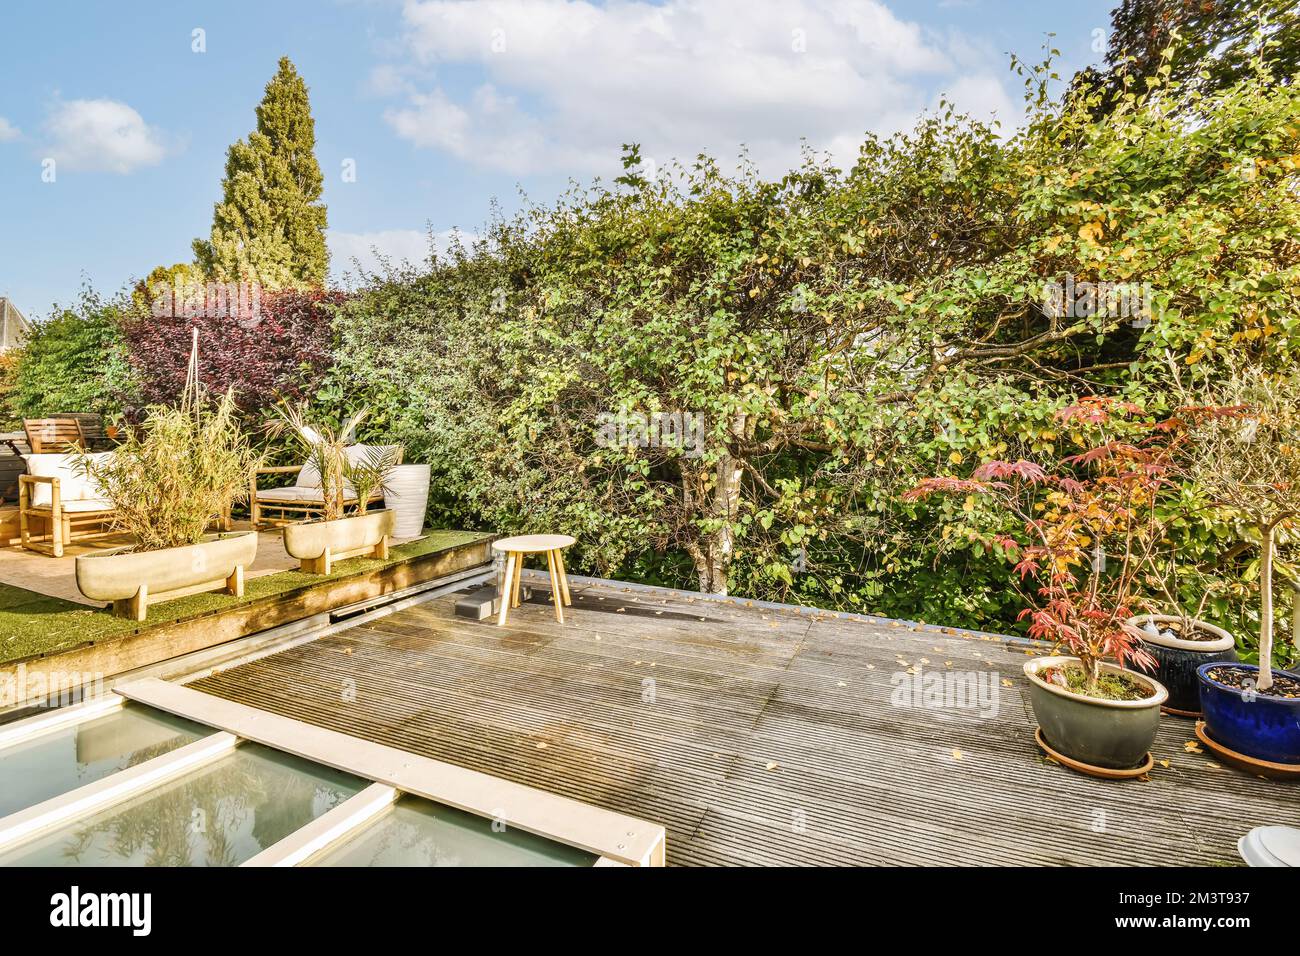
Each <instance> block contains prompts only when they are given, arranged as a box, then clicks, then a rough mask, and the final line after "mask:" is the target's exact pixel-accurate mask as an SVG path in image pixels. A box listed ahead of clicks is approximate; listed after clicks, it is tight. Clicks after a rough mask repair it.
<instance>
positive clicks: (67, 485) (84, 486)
mask: <svg viewBox="0 0 1300 956" xmlns="http://www.w3.org/2000/svg"><path fill="white" fill-rule="evenodd" d="M112 456H113V453H112V452H111V451H101V452H97V453H96V454H93V455H87V456H86V457H87V458H89V459H90V460H91V461H93V462H95V463H96V464H100V463H102V462H104V461H106V460H108V459H110V458H112ZM23 458H24V459H25V460H26V462H27V473H28V474H29V475H35V476H37V477H39V478H57V479H59V501H60V503H61V504H63V505H65V506H66V505H68V504H70V503H71V502H74V501H82V500H84V499H88V498H89V499H103V498H104V497H105V495H104V493H103V490H102V489H101V488H100V487H99V482H97V481H95V479H93V478H91V477H89V476H87V475H84V474H82V472H81V469H80V468H78V467H77V456H76V455H65V454H57V455H55V454H40V455H23ZM51 492H52V489H51V488H50V486H49V485H48V484H46V483H45V482H43V481H41V482H37V483H36V484H35V485H33V486H32V506H33V507H36V508H42V507H45V508H48V507H51ZM110 507H111V506H110ZM90 510H92V511H94V510H98V509H93V508H92V509H90Z"/></svg>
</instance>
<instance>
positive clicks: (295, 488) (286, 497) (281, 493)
mask: <svg viewBox="0 0 1300 956" xmlns="http://www.w3.org/2000/svg"><path fill="white" fill-rule="evenodd" d="M257 500H258V501H284V502H298V501H319V500H320V486H319V485H317V486H315V487H310V486H308V487H303V486H301V485H290V486H289V487H288V488H267V489H266V490H261V489H259V490H258V492H257Z"/></svg>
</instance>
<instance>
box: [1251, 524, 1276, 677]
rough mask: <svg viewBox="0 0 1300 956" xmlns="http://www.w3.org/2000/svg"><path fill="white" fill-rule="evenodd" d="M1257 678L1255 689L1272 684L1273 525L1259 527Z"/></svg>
mask: <svg viewBox="0 0 1300 956" xmlns="http://www.w3.org/2000/svg"><path fill="white" fill-rule="evenodd" d="M1259 532H1260V538H1261V539H1262V544H1261V552H1262V553H1261V556H1260V560H1259V680H1258V682H1256V684H1255V689H1256V690H1268V689H1269V688H1270V687H1272V686H1273V526H1272V525H1269V526H1268V527H1266V528H1265V527H1261V528H1260V529H1259Z"/></svg>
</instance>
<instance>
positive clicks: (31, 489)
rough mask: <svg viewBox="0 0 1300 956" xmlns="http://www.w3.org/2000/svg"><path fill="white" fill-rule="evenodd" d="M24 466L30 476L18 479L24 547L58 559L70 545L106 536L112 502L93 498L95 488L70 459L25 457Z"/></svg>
mask: <svg viewBox="0 0 1300 956" xmlns="http://www.w3.org/2000/svg"><path fill="white" fill-rule="evenodd" d="M106 454H111V453H106ZM27 467H28V469H29V471H30V473H29V474H26V475H19V476H18V533H19V536H20V538H21V540H22V546H23V547H24V548H27V549H28V550H29V551H38V552H40V553H42V554H48V555H51V556H53V557H56V558H61V557H63V549H64V548H65V547H66V546H67V545H68V544H69V542H71V541H73V540H75V539H77V538H89V537H95V536H98V535H103V534H105V533H106V531H105V525H106V524H107V523H108V522H109V520H110V519H111V518H112V517H113V510H114V509H113V503H112V502H111V501H109V500H108V499H106V498H99V497H95V492H96V489H95V488H93V487H91V485H90V483H89V482H88V480H87V479H86V478H84V477H82V476H81V475H79V474H78V473H77V472H76V470H75V468H74V467H73V464H72V458H71V456H68V455H61V454H58V455H56V454H49V453H41V454H34V455H28V456H27ZM46 528H48V530H45V529H46Z"/></svg>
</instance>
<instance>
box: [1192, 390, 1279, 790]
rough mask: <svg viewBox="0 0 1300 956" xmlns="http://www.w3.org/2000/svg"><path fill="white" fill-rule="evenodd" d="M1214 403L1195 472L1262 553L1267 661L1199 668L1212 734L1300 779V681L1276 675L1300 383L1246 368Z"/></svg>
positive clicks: (1199, 419)
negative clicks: (1281, 547)
mask: <svg viewBox="0 0 1300 956" xmlns="http://www.w3.org/2000/svg"><path fill="white" fill-rule="evenodd" d="M1211 399H1212V401H1210V402H1208V403H1206V404H1205V405H1202V406H1198V407H1197V408H1195V409H1188V412H1189V413H1190V415H1191V416H1192V417H1194V419H1195V426H1194V427H1193V428H1192V429H1191V431H1190V437H1191V447H1190V453H1189V455H1188V462H1189V466H1188V467H1189V472H1190V475H1191V477H1192V478H1193V480H1194V482H1195V486H1196V487H1198V488H1199V490H1200V491H1201V492H1202V493H1203V494H1204V495H1205V496H1206V497H1207V498H1208V499H1209V503H1210V504H1211V505H1212V506H1213V507H1214V508H1215V509H1216V510H1217V511H1218V512H1219V514H1220V515H1221V516H1222V517H1223V518H1224V519H1226V520H1227V521H1229V522H1230V523H1231V525H1232V526H1233V527H1235V528H1238V529H1239V530H1240V531H1241V532H1242V534H1243V537H1244V538H1245V539H1246V541H1247V542H1249V543H1252V544H1256V545H1257V546H1258V549H1259V642H1258V644H1259V663H1258V664H1242V663H1230V662H1209V663H1204V664H1201V665H1200V666H1199V667H1198V668H1197V671H1196V673H1197V679H1198V681H1199V683H1200V698H1201V710H1202V712H1203V714H1204V719H1205V726H1204V728H1203V730H1204V733H1205V734H1206V736H1208V738H1209V742H1210V743H1211V745H1214V744H1217V745H1218V746H1219V747H1222V748H1226V749H1227V750H1229V751H1231V752H1232V753H1231V754H1228V755H1227V756H1228V757H1229V758H1230V759H1234V760H1235V762H1237V763H1244V764H1246V765H1247V766H1251V767H1252V768H1253V769H1258V770H1260V771H1270V770H1278V769H1281V770H1282V771H1284V772H1287V773H1290V772H1291V771H1292V770H1294V771H1295V772H1296V773H1300V674H1296V673H1293V672H1291V671H1286V670H1279V669H1277V668H1275V667H1274V645H1273V617H1274V615H1273V564H1274V558H1275V553H1276V550H1277V544H1278V538H1279V536H1286V539H1285V540H1288V541H1290V540H1293V537H1292V536H1294V535H1295V534H1296V533H1297V532H1300V523H1298V522H1297V520H1296V519H1297V517H1300V377H1297V376H1296V375H1294V374H1290V373H1288V374H1282V375H1279V374H1271V373H1269V372H1267V371H1266V370H1264V369H1261V368H1257V367H1248V368H1243V369H1241V370H1240V371H1238V372H1236V373H1235V374H1233V375H1232V376H1231V377H1230V379H1229V380H1228V381H1227V382H1226V383H1224V385H1223V386H1222V387H1221V388H1219V389H1217V390H1216V391H1215V393H1214V394H1213V395H1212V396H1211ZM1297 610H1300V609H1297ZM1293 613H1296V611H1294V610H1293ZM1235 758H1241V759H1235ZM1265 765H1274V766H1272V767H1269V766H1265ZM1276 765H1283V766H1282V767H1281V768H1278V767H1277V766H1276Z"/></svg>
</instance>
